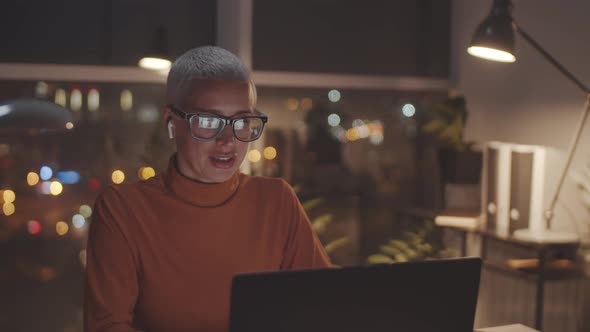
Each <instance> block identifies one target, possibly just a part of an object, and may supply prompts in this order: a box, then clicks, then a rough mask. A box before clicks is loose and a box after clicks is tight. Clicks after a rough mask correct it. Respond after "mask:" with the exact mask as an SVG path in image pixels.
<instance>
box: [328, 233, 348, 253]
mask: <svg viewBox="0 0 590 332" xmlns="http://www.w3.org/2000/svg"><path fill="white" fill-rule="evenodd" d="M348 243H350V237H348V236H343V237H341V238H338V239H336V240H333V241H331V242H330V243H328V244H326V245H325V246H324V249H325V250H326V253H327V254H330V253H331V252H333V251H334V250H336V249H338V248H340V247H344V246H345V245H347V244H348Z"/></svg>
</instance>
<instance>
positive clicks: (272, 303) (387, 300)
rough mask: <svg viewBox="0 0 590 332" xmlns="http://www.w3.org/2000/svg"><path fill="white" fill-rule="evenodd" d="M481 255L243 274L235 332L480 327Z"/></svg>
mask: <svg viewBox="0 0 590 332" xmlns="http://www.w3.org/2000/svg"><path fill="white" fill-rule="evenodd" d="M480 271H481V259H480V258H458V259H441V260H430V261H423V262H409V263H398V264H391V265H371V266H360V267H344V268H338V269H336V268H334V269H318V270H300V271H280V272H264V273H248V274H240V275H237V276H235V277H234V279H233V282H232V292H231V309H230V332H246V331H248V332H251V331H256V332H301V331H305V332H316V331H317V332H320V331H321V332H327V331H338V332H348V331H351V332H352V331H354V332H359V331H363V332H365V331H366V332H385V331H387V332H391V331H401V332H411V331H416V332H472V331H473V323H474V318H475V307H476V302H477V295H478V290H479V280H480Z"/></svg>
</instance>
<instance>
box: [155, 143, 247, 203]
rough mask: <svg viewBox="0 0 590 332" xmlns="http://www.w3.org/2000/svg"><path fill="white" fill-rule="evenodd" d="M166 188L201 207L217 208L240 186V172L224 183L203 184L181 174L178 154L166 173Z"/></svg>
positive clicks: (171, 159)
mask: <svg viewBox="0 0 590 332" xmlns="http://www.w3.org/2000/svg"><path fill="white" fill-rule="evenodd" d="M164 181H165V183H166V187H167V188H168V190H170V191H171V192H172V193H173V194H174V195H175V196H176V197H178V198H179V199H180V200H183V201H185V202H187V203H189V204H192V205H196V206H199V207H217V206H221V205H223V204H225V203H226V202H228V201H229V200H230V199H231V198H232V197H233V196H234V195H235V194H236V192H237V191H238V189H239V186H240V176H239V172H236V173H234V175H232V177H231V178H230V179H229V180H227V181H225V182H222V183H203V182H199V181H197V180H193V179H191V178H188V177H186V176H184V175H183V174H181V173H180V172H179V171H178V166H177V165H176V154H174V155H173V156H172V157H171V158H170V162H169V163H168V169H167V170H166V172H165V173H164Z"/></svg>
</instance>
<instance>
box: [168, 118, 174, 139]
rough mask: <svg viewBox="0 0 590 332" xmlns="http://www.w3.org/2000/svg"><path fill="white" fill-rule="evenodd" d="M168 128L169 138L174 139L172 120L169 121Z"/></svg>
mask: <svg viewBox="0 0 590 332" xmlns="http://www.w3.org/2000/svg"><path fill="white" fill-rule="evenodd" d="M166 127H167V128H168V138H169V139H173V138H174V125H173V124H172V119H168V123H167V125H166Z"/></svg>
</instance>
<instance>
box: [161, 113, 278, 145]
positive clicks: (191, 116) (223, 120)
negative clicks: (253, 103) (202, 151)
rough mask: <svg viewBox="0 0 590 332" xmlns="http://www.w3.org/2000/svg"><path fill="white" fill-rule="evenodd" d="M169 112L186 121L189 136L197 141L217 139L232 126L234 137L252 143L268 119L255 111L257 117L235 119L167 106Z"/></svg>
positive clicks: (238, 117) (248, 116) (249, 116)
mask: <svg viewBox="0 0 590 332" xmlns="http://www.w3.org/2000/svg"><path fill="white" fill-rule="evenodd" d="M168 107H170V110H171V111H172V112H173V113H174V114H176V115H178V116H179V117H181V118H183V119H185V120H186V121H188V123H189V126H190V129H191V136H192V137H193V138H194V139H196V140H198V141H210V140H213V139H215V138H217V137H218V136H219V135H220V134H221V133H222V132H223V129H224V128H225V126H226V125H230V126H232V129H233V133H234V136H235V137H236V138H237V139H238V140H240V141H242V142H252V141H255V140H257V139H258V138H260V135H262V130H263V129H264V125H265V124H266V122H267V121H268V117H267V116H266V115H264V114H263V113H262V112H259V111H255V113H257V114H259V115H245V116H237V117H232V118H228V117H224V116H220V115H214V114H211V113H206V111H205V110H200V111H201V112H200V113H187V112H184V111H182V110H181V109H179V108H178V107H176V106H174V105H168Z"/></svg>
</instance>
